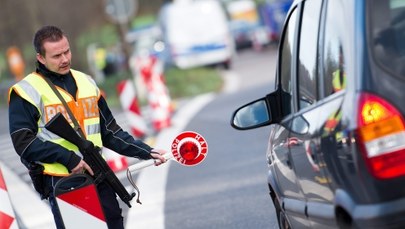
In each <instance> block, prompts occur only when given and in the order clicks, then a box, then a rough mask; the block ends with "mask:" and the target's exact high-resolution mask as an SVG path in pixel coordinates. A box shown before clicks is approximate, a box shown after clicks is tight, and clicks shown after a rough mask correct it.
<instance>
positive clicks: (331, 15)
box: [323, 0, 347, 96]
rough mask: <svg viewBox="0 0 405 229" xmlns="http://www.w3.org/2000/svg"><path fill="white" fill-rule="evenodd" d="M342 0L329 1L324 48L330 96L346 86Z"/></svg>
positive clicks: (326, 91)
mask: <svg viewBox="0 0 405 229" xmlns="http://www.w3.org/2000/svg"><path fill="white" fill-rule="evenodd" d="M341 15H344V12H343V9H342V3H341V1H340V0H334V1H328V6H327V11H326V20H325V33H324V34H325V37H324V50H323V62H324V63H323V64H324V66H325V68H324V71H323V76H324V94H325V96H329V95H331V94H334V93H336V92H338V91H341V90H343V89H345V88H346V81H347V79H346V71H345V58H344V52H343V50H344V49H343V43H342V40H343V39H342V37H343V35H344V33H345V25H344V20H339V19H341Z"/></svg>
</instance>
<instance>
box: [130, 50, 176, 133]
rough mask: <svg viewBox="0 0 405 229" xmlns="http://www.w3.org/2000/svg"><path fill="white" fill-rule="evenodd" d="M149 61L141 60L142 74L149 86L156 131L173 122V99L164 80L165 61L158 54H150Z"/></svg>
mask: <svg viewBox="0 0 405 229" xmlns="http://www.w3.org/2000/svg"><path fill="white" fill-rule="evenodd" d="M145 58H148V59H147V61H139V62H138V63H140V64H141V65H140V66H138V67H139V68H140V71H139V72H140V74H141V76H142V79H143V82H144V84H145V85H146V88H147V95H148V102H149V107H150V108H151V114H152V115H151V117H152V120H151V122H152V125H153V128H154V130H155V131H160V130H162V129H163V128H166V127H169V126H170V124H171V121H170V120H171V114H172V107H171V100H170V96H169V92H168V89H167V87H166V85H165V82H164V75H163V63H162V61H160V60H159V59H158V58H157V57H156V56H148V57H145Z"/></svg>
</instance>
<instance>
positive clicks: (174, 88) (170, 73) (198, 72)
mask: <svg viewBox="0 0 405 229" xmlns="http://www.w3.org/2000/svg"><path fill="white" fill-rule="evenodd" d="M130 78H131V77H130V75H129V73H128V72H121V73H119V74H116V75H112V76H109V77H106V80H105V81H104V82H103V83H102V84H99V86H100V88H101V89H102V90H103V91H104V93H105V95H106V98H107V101H108V103H109V105H110V106H111V107H116V108H118V107H120V102H119V98H118V92H117V85H118V83H119V82H120V81H122V80H124V79H130ZM164 79H165V83H166V86H167V88H168V90H169V94H170V97H171V99H180V98H187V97H193V96H196V95H199V94H204V93H208V92H218V91H220V90H221V88H222V86H223V80H222V77H221V75H220V73H219V71H218V70H217V69H215V68H211V67H200V68H193V69H187V70H183V69H178V68H175V67H171V68H169V69H167V70H166V71H165V73H164ZM139 103H140V104H141V105H145V104H146V103H147V101H145V100H141V101H139Z"/></svg>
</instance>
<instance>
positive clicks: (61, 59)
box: [37, 37, 72, 75]
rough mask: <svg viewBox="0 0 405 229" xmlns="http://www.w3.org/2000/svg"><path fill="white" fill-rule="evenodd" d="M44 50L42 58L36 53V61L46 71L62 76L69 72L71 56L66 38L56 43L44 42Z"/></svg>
mask: <svg viewBox="0 0 405 229" xmlns="http://www.w3.org/2000/svg"><path fill="white" fill-rule="evenodd" d="M44 50H45V55H44V56H42V55H40V54H39V53H37V60H38V61H39V62H41V63H42V64H43V65H45V66H46V68H47V69H48V70H50V71H52V72H56V73H59V74H62V75H64V74H67V73H68V72H69V71H70V63H71V59H72V54H71V53H70V47H69V41H68V40H67V38H66V37H63V38H62V39H61V40H59V41H56V42H50V41H46V42H45V43H44Z"/></svg>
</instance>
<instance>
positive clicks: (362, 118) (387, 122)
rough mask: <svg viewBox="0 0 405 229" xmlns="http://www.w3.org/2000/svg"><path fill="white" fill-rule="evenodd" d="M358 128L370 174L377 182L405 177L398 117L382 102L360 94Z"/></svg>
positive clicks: (404, 138) (404, 136) (403, 126)
mask: <svg viewBox="0 0 405 229" xmlns="http://www.w3.org/2000/svg"><path fill="white" fill-rule="evenodd" d="M358 127H359V129H358V133H359V136H360V140H361V143H362V145H363V154H364V157H365V159H366V162H367V165H368V167H369V169H370V171H371V173H372V174H373V175H374V176H375V177H376V178H379V179H389V178H395V177H398V176H402V175H405V122H404V119H403V117H402V115H401V113H400V112H399V111H398V110H397V109H396V108H395V107H394V106H392V105H391V104H390V103H388V102H387V101H385V100H384V99H382V98H380V97H378V96H375V95H372V94H368V93H363V94H362V95H361V96H360V101H359V115H358Z"/></svg>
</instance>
